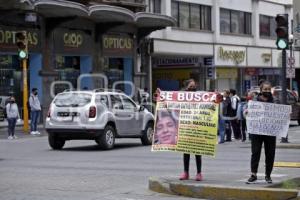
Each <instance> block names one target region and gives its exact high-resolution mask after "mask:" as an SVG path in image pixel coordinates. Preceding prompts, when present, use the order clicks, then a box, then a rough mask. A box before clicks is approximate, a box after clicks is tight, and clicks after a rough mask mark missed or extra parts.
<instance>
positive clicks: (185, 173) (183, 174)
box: [179, 172, 189, 180]
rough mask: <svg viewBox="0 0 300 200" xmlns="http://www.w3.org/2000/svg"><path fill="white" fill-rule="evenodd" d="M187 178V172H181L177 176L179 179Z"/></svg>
mask: <svg viewBox="0 0 300 200" xmlns="http://www.w3.org/2000/svg"><path fill="white" fill-rule="evenodd" d="M188 179H189V173H187V172H183V173H182V174H181V175H180V177H179V180H188Z"/></svg>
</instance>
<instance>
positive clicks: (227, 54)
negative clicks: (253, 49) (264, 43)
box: [219, 47, 246, 64]
mask: <svg viewBox="0 0 300 200" xmlns="http://www.w3.org/2000/svg"><path fill="white" fill-rule="evenodd" d="M245 56H246V52H245V51H235V50H224V49H223V47H219V58H221V59H223V60H232V61H234V62H235V63H236V64H239V63H241V62H244V60H245Z"/></svg>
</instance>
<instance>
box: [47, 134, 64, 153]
mask: <svg viewBox="0 0 300 200" xmlns="http://www.w3.org/2000/svg"><path fill="white" fill-rule="evenodd" d="M48 142H49V145H50V147H51V148H52V149H55V150H59V149H62V148H63V146H64V145H65V140H63V139H59V138H58V137H57V136H56V135H55V134H53V133H51V134H50V133H49V135H48Z"/></svg>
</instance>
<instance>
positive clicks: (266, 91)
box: [246, 81, 276, 183]
mask: <svg viewBox="0 0 300 200" xmlns="http://www.w3.org/2000/svg"><path fill="white" fill-rule="evenodd" d="M271 87H272V85H271V83H269V82H267V81H265V82H263V83H262V84H261V85H260V93H259V94H258V95H257V97H256V98H254V100H256V101H261V102H267V103H274V98H273V96H272V93H271ZM250 134H251V152H252V154H251V176H250V178H249V179H248V181H247V182H246V183H253V182H255V181H256V180H257V175H256V174H257V170H258V165H259V160H260V155H261V149H262V144H263V143H264V149H265V180H266V182H267V183H272V179H271V173H272V170H273V165H274V159H275V148H276V136H269V135H256V133H250Z"/></svg>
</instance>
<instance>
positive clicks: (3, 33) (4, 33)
mask: <svg viewBox="0 0 300 200" xmlns="http://www.w3.org/2000/svg"><path fill="white" fill-rule="evenodd" d="M16 32H17V31H9V30H1V29H0V44H2V45H7V46H10V45H15V43H16ZM26 32H27V39H28V44H29V45H33V46H36V45H38V42H39V41H38V33H37V32H30V31H26Z"/></svg>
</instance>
